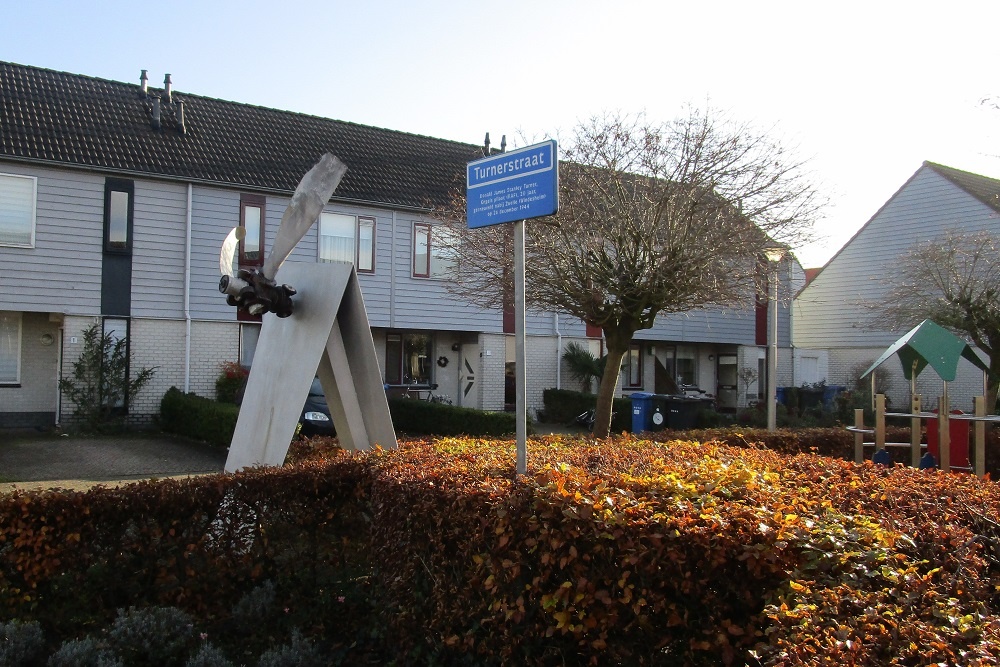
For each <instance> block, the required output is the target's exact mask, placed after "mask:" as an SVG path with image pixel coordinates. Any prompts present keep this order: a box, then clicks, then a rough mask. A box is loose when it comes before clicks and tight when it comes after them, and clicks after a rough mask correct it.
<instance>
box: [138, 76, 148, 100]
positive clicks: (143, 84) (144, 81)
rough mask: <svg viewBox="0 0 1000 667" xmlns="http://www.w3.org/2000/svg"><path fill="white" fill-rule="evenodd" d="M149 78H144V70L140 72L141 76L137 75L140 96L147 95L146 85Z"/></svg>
mask: <svg viewBox="0 0 1000 667" xmlns="http://www.w3.org/2000/svg"><path fill="white" fill-rule="evenodd" d="M148 83H149V77H148V76H146V70H142V74H140V75H139V87H140V88H142V94H143V95H146V94H148V93H149V89H148V85H147V84H148Z"/></svg>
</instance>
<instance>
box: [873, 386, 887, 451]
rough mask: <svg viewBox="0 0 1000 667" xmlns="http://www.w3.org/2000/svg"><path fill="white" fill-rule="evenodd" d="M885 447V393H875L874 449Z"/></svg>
mask: <svg viewBox="0 0 1000 667" xmlns="http://www.w3.org/2000/svg"><path fill="white" fill-rule="evenodd" d="M880 449H885V394H876V395H875V451H876V452H877V451H878V450H880Z"/></svg>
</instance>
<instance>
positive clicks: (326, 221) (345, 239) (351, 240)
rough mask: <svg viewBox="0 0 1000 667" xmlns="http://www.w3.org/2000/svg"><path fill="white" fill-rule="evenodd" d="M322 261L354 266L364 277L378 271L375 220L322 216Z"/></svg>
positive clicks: (320, 248) (320, 244) (346, 216)
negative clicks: (345, 263)
mask: <svg viewBox="0 0 1000 667" xmlns="http://www.w3.org/2000/svg"><path fill="white" fill-rule="evenodd" d="M319 261H321V262H353V263H354V265H355V267H356V268H357V270H358V271H359V272H361V273H372V272H373V271H374V270H375V218H370V217H364V216H353V215H343V214H340V213H325V212H324V213H323V214H322V215H321V216H320V219H319Z"/></svg>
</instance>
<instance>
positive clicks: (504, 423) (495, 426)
mask: <svg viewBox="0 0 1000 667" xmlns="http://www.w3.org/2000/svg"><path fill="white" fill-rule="evenodd" d="M389 413H390V414H391V415H392V423H393V426H394V427H395V429H396V430H397V431H399V432H401V433H410V434H413V435H509V434H511V433H514V431H515V428H516V424H515V421H514V413H512V412H486V411H484V410H473V409H472V408H460V407H457V406H454V405H445V404H442V403H430V402H428V401H418V400H416V399H412V398H390V399H389Z"/></svg>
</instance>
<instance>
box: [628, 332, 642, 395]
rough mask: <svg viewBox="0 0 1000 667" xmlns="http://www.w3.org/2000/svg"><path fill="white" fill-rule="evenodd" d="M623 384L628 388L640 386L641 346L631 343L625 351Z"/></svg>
mask: <svg viewBox="0 0 1000 667" xmlns="http://www.w3.org/2000/svg"><path fill="white" fill-rule="evenodd" d="M625 386H626V387H627V388H629V389H638V388H640V387H642V346H641V345H640V344H639V343H632V344H631V345H630V346H629V348H628V352H627V353H625Z"/></svg>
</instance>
